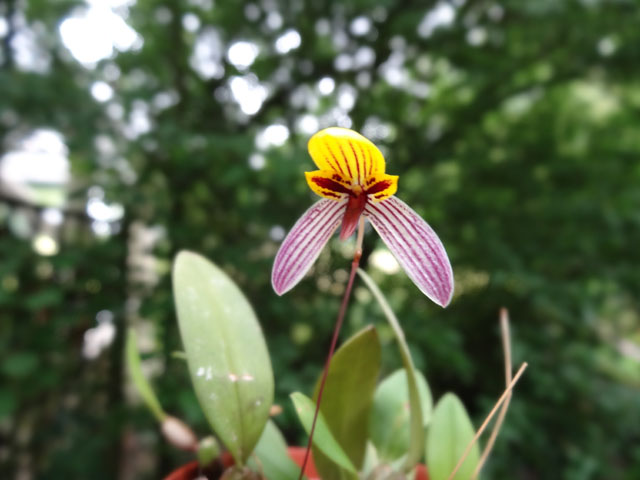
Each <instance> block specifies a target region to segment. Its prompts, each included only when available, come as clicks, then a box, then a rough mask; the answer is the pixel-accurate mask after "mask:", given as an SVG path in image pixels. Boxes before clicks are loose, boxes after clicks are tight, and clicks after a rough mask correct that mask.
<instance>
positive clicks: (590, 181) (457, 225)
mask: <svg viewBox="0 0 640 480" xmlns="http://www.w3.org/2000/svg"><path fill="white" fill-rule="evenodd" d="M107 3H108V4H109V5H110V6H109V7H106V6H105V4H107ZM89 8H92V9H96V8H101V9H102V10H100V11H99V12H100V15H102V16H101V17H99V18H101V19H102V20H101V21H102V22H103V23H101V25H106V27H105V31H115V30H117V27H118V25H120V24H118V23H117V22H115V23H113V24H112V23H108V22H107V18H111V19H112V17H108V16H104V15H105V12H111V14H112V15H118V16H120V17H122V18H124V19H125V20H126V22H127V24H128V25H130V27H131V28H133V29H134V30H135V32H137V37H135V38H134V39H132V40H131V41H130V42H129V43H128V44H127V45H116V46H117V47H118V48H117V49H115V50H114V51H113V52H112V53H109V51H107V52H106V54H105V55H103V56H102V58H96V59H94V61H88V62H87V61H86V60H87V59H86V58H85V62H84V63H81V62H79V61H78V55H79V54H78V53H77V52H74V51H73V48H72V49H71V50H69V48H67V47H68V46H69V45H67V46H65V44H64V43H63V39H64V38H65V37H64V35H63V33H64V31H65V28H67V27H69V25H73V23H71V24H70V23H68V20H69V18H70V17H77V18H83V15H86V14H87V12H89V11H90V10H89ZM0 15H1V17H0V36H2V55H1V61H2V70H1V72H0V139H1V141H2V151H1V153H2V155H3V157H2V163H0V168H3V170H0V175H2V176H1V177H0V182H1V183H0V188H1V189H2V190H1V192H0V197H1V198H0V252H1V257H0V258H1V261H0V470H2V471H3V472H9V474H8V475H9V476H8V477H7V478H51V479H53V478H94V479H112V478H159V476H160V475H161V472H167V471H169V470H170V469H171V467H172V466H175V465H177V464H178V463H179V462H180V461H182V460H184V457H181V456H180V455H176V454H175V453H174V452H172V451H170V450H169V449H168V448H167V447H166V446H165V445H164V444H163V443H162V442H161V441H160V440H159V439H158V436H157V428H156V426H155V425H154V424H153V420H152V418H151V416H150V415H148V413H147V412H145V411H144V410H143V409H142V408H141V407H140V406H139V405H138V404H136V403H135V402H133V403H132V402H131V398H130V397H131V396H130V394H129V392H128V391H127V389H126V388H125V385H126V383H125V377H124V374H123V369H122V347H123V342H122V335H123V333H124V332H125V330H126V328H125V327H126V326H127V325H130V326H134V327H136V328H137V329H139V330H140V331H143V332H146V338H147V345H146V352H147V355H146V362H145V363H146V365H147V368H148V370H149V372H150V373H155V374H156V378H155V380H154V382H155V384H156V386H157V388H158V390H159V393H160V397H161V399H162V401H163V406H164V407H165V409H166V410H167V411H168V412H171V413H175V414H179V415H180V416H182V417H183V418H184V419H186V420H187V421H189V422H191V423H193V424H195V425H198V426H199V428H200V433H204V432H205V425H204V423H203V418H202V414H201V413H200V412H199V410H198V407H197V405H196V403H195V398H194V396H193V394H192V393H191V392H190V388H189V381H188V376H187V372H186V371H185V369H184V366H183V365H182V364H181V363H180V361H178V360H173V359H171V358H170V352H171V351H173V350H176V349H179V348H180V345H179V340H178V336H177V327H176V322H175V314H174V306H173V302H172V298H171V290H170V281H169V280H170V279H169V278H168V272H169V265H170V262H171V259H172V258H173V256H174V254H175V253H176V252H177V251H178V250H180V249H183V248H188V249H192V250H195V251H198V252H200V253H202V254H203V255H205V256H207V257H208V258H210V259H212V260H213V261H215V262H216V263H218V264H220V265H222V266H223V267H224V268H225V270H226V271H227V272H229V273H230V274H231V275H232V277H233V278H234V279H235V280H236V281H237V282H238V283H239V285H240V286H241V288H242V289H243V291H244V292H245V293H246V294H247V296H248V297H249V298H250V299H251V301H252V303H253V305H254V306H255V309H256V310H257V312H258V315H259V317H260V320H261V322H262V323H263V326H264V329H265V331H266V334H267V342H268V345H269V349H270V352H271V355H272V358H273V367H274V372H275V375H276V401H277V402H279V403H281V404H282V405H285V412H284V414H282V415H281V416H280V417H279V418H278V422H279V424H280V425H281V426H283V427H284V429H285V430H286V432H287V435H288V436H289V439H290V440H291V441H292V442H294V443H295V442H299V441H301V439H302V436H301V435H302V432H301V429H300V427H299V426H298V425H297V423H296V422H295V420H294V416H293V415H292V412H291V411H290V407H289V403H288V401H287V395H288V393H289V392H291V391H293V390H294V389H300V390H302V391H306V392H308V393H310V391H311V388H312V385H313V382H314V380H315V377H316V375H317V374H318V372H319V370H320V368H321V365H322V361H323V358H324V354H325V352H326V350H327V347H328V342H329V339H330V330H331V328H332V325H333V321H334V318H335V314H336V312H337V308H338V302H339V296H340V294H341V292H342V290H343V288H344V283H345V281H346V270H345V268H346V267H347V265H348V260H347V258H346V257H348V255H349V248H348V245H347V246H346V247H345V246H344V245H341V244H340V243H339V242H338V241H337V240H336V241H334V243H332V244H331V249H330V250H326V251H325V252H324V253H323V255H322V256H321V259H320V262H319V263H318V264H317V267H316V268H315V270H314V272H313V275H312V276H311V278H310V279H307V280H306V281H304V282H303V283H302V284H300V285H299V286H298V287H297V288H296V289H294V290H293V291H292V292H291V293H289V294H287V295H286V296H284V297H277V296H276V295H275V294H274V293H273V291H272V289H271V286H270V281H269V275H270V269H271V262H272V260H273V256H274V254H275V251H276V249H277V246H278V243H279V241H280V239H281V238H282V234H283V232H284V231H285V230H286V229H287V228H289V227H290V226H291V225H292V224H293V222H294V221H295V219H296V218H297V217H298V216H299V215H300V214H301V213H302V211H304V209H305V208H307V206H308V205H309V204H310V203H311V201H312V200H313V198H312V197H313V195H312V194H311V193H310V192H309V190H308V188H307V187H306V185H305V182H304V177H303V175H302V172H303V171H305V170H309V169H310V168H311V167H312V164H311V161H310V159H309V158H308V155H307V153H306V141H307V139H308V137H309V136H310V134H312V133H313V132H314V131H315V130H316V129H318V128H322V127H325V126H329V125H342V126H351V127H352V128H355V129H357V130H360V131H362V132H363V133H364V134H365V135H367V136H369V137H370V138H372V139H373V140H374V141H375V142H376V143H377V144H378V145H380V147H381V148H383V149H384V152H385V153H386V156H387V162H388V171H389V173H392V174H399V175H400V188H399V197H400V198H402V199H403V200H405V201H407V202H408V203H409V204H410V205H412V206H413V207H414V208H415V209H416V210H418V212H419V213H421V214H422V215H423V216H424V218H426V219H427V220H428V221H429V222H430V223H431V224H432V225H433V226H434V228H435V229H436V231H437V232H438V233H439V235H440V236H441V238H442V240H443V242H444V244H445V246H446V247H447V250H448V252H449V254H450V257H451V260H452V264H453V267H454V272H455V274H456V292H457V293H456V297H455V298H454V301H453V303H452V305H451V306H450V307H449V308H447V309H446V310H441V309H439V308H438V307H436V306H434V305H433V304H430V303H429V301H428V300H427V299H426V298H425V297H424V296H422V295H421V294H420V293H419V292H418V290H417V289H416V288H415V287H414V286H413V285H412V284H411V283H410V282H409V281H408V279H407V278H406V277H405V275H404V274H403V273H402V272H400V273H396V274H388V273H385V272H383V270H384V264H382V267H383V268H382V269H381V268H377V267H376V262H375V261H374V260H375V255H370V254H371V253H372V252H374V249H378V248H382V247H381V245H380V244H379V241H378V239H377V238H376V236H375V235H368V236H367V238H366V239H365V247H366V252H365V259H364V265H365V266H366V267H367V270H369V271H370V273H371V274H372V275H374V276H375V278H376V279H377V280H378V281H379V282H380V283H381V285H382V288H383V290H384V291H385V293H386V294H387V295H388V297H389V299H390V301H391V302H392V306H393V307H394V309H395V311H396V313H397V315H398V318H399V319H400V321H401V322H402V324H403V326H404V328H405V331H406V332H407V335H408V339H409V342H410V345H411V347H412V349H413V354H414V356H415V359H416V362H417V366H418V367H419V368H420V369H421V370H422V371H424V372H425V374H426V376H427V378H428V380H429V383H430V386H431V388H432V391H433V392H434V395H436V396H440V395H442V394H443V393H444V392H446V391H448V390H453V391H455V392H457V393H458V394H460V395H461V396H462V398H463V400H464V401H465V403H466V405H467V407H468V408H469V409H470V411H471V412H472V413H473V414H474V415H475V417H476V419H478V420H479V419H481V418H482V417H483V416H484V414H485V413H486V412H487V410H488V409H489V407H490V404H491V403H492V402H493V400H494V399H495V398H496V397H497V395H498V394H499V392H500V390H501V389H502V387H503V378H502V367H501V361H502V360H501V350H500V342H499V336H498V328H497V327H498V324H497V312H498V309H499V307H500V306H506V307H508V308H509V309H510V313H511V318H512V330H513V341H514V355H515V359H514V360H515V362H518V363H519V362H521V361H524V360H526V361H528V362H529V363H530V368H529V369H528V371H527V373H526V375H525V378H524V379H523V380H522V381H521V383H520V384H519V385H518V387H517V391H516V396H515V398H514V401H513V403H512V406H511V410H510V412H509V415H508V416H507V422H506V425H505V428H504V431H503V435H502V436H501V438H500V439H499V441H498V443H497V446H496V450H495V452H494V455H493V458H492V460H491V461H490V462H489V464H488V465H487V475H486V478H519V479H538V478H539V479H542V478H545V479H546V478H562V479H569V480H573V479H576V480H577V479H632V478H639V477H640V427H639V425H640V392H639V389H640V373H639V372H640V369H639V361H640V322H639V321H638V314H639V305H638V297H637V294H638V292H639V291H640V274H638V265H639V264H640V250H639V249H638V247H637V246H638V245H639V244H640V189H639V188H638V185H640V162H638V158H639V156H640V136H639V134H638V124H639V122H640V83H639V82H638V78H639V75H640V67H639V65H640V49H638V44H639V43H640V29H639V28H638V25H640V6H639V5H638V2H635V1H633V0H580V1H578V0H574V1H572V0H563V1H557V0H537V1H535V2H520V1H514V0H504V1H482V0H466V1H464V0H452V1H451V2H447V1H445V0H440V1H438V2H432V1H424V2H403V1H401V0H385V1H378V2H374V1H369V0H358V1H353V2H333V1H328V0H325V1H322V0H321V1H317V0H313V1H312V0H296V1H293V2H288V1H287V2H285V1H282V0H262V1H256V2H253V3H249V2H247V3H241V2H223V1H219V2H213V1H211V0H190V1H184V2H182V1H178V0H157V1H152V0H137V1H136V2H133V1H130V2H127V1H124V0H123V1H112V2H97V1H91V2H88V3H83V2H78V1H75V0H64V1H58V2H50V1H47V0H32V1H29V2H24V1H20V0H5V2H3V3H2V4H0ZM65 24H66V25H67V27H65ZM120 27H121V25H120ZM120 27H118V28H120ZM105 35H106V34H105V33H104V31H102V30H100V29H97V28H94V29H88V30H86V31H84V33H82V35H80V38H81V39H84V40H85V41H86V45H85V46H87V45H88V46H92V45H93V47H91V48H93V49H94V50H93V51H94V52H95V50H96V49H97V48H98V45H99V40H100V39H101V38H103V37H104V36H105ZM283 39H284V40H283ZM239 41H244V42H249V43H248V44H242V43H241V44H239V45H240V47H238V44H237V43H236V42H239ZM92 42H93V43H92ZM81 43H82V42H81ZM103 43H104V42H103ZM77 44H78V41H77V39H76V45H77ZM234 45H235V48H236V50H235V53H234V51H233V50H231V48H232V47H233V46H234ZM72 52H73V53H74V54H73V55H72ZM254 53H257V56H256V57H255V59H254V61H251V59H252V57H253V56H254ZM74 55H75V57H74ZM42 129H48V130H47V131H54V132H57V133H56V135H59V137H58V138H62V139H63V141H64V148H63V150H64V154H65V156H66V157H67V158H68V160H69V164H70V167H71V175H70V178H69V180H67V181H63V182H58V183H56V182H47V181H46V179H45V180H43V179H42V178H40V179H37V181H36V180H34V179H33V178H32V179H31V180H28V181H27V180H25V181H23V182H22V183H20V182H16V181H15V178H14V179H13V180H12V179H11V177H10V175H9V174H8V170H9V169H8V167H7V165H8V164H9V163H10V160H9V158H10V156H11V155H12V154H14V153H15V152H16V151H21V149H22V150H25V149H28V148H29V146H28V145H26V144H25V139H27V140H28V139H29V138H32V137H30V136H31V135H33V133H34V132H38V131H42ZM27 143H28V142H27ZM25 145H26V146H25ZM32 148H33V146H32ZM65 149H66V150H65ZM40 155H41V157H40V158H41V161H42V162H44V163H43V164H42V165H43V166H46V165H45V164H47V162H53V161H54V159H53V158H52V157H49V156H47V154H46V152H45V153H44V154H42V152H40ZM21 158H23V161H24V162H25V165H29V166H28V167H26V168H24V170H29V172H28V173H29V174H31V175H35V176H37V173H38V172H37V170H38V168H39V167H37V165H40V164H37V163H33V164H32V163H27V162H28V161H30V160H28V159H27V157H21ZM43 168H44V167H43ZM34 169H35V170H36V171H34ZM100 209H102V210H100ZM105 212H106V213H105ZM109 212H110V213H109ZM60 214H62V215H60ZM60 220H61V223H60ZM43 235H44V237H43ZM43 238H44V244H43V243H42V242H43ZM52 241H53V242H54V246H55V247H56V248H57V249H58V252H57V254H54V255H43V253H49V254H51V253H55V249H54V250H53V251H52V250H51V247H52V246H51V242H52ZM47 242H48V243H47ZM43 245H44V247H45V248H44V249H43ZM47 246H48V248H49V250H47ZM380 318H381V317H380V312H379V310H378V309H377V307H376V306H375V303H374V302H373V301H372V299H371V298H370V296H369V295H368V294H367V292H366V291H365V290H364V289H363V288H357V289H356V292H355V301H354V302H353V303H352V306H351V309H350V313H349V316H348V321H347V328H346V331H345V332H344V335H345V336H346V335H347V334H349V333H352V332H354V331H356V330H357V329H359V328H360V327H361V326H363V325H364V324H366V323H368V322H374V323H377V324H379V325H380V332H381V337H382V340H383V342H386V343H387V345H390V344H391V342H392V337H391V334H390V332H388V331H385V328H384V326H383V325H382V324H381V323H380ZM98 327H99V328H102V330H100V332H102V333H101V335H103V337H104V338H106V340H107V341H105V347H104V348H103V349H102V350H101V351H100V352H99V353H95V352H94V353H95V354H92V353H91V352H89V353H88V354H87V352H86V350H85V353H84V355H83V348H84V349H86V348H88V347H87V342H89V343H91V342H90V340H91V333H88V332H91V331H93V330H89V329H95V328H98ZM114 327H115V328H114ZM114 332H115V334H114ZM88 337H89V338H88ZM383 351H384V353H383V365H384V368H385V369H386V371H387V372H388V371H391V370H393V369H394V368H395V367H397V366H398V364H399V361H398V358H397V357H396V356H395V354H394V353H393V352H394V349H392V348H386V349H385V348H383ZM106 459H109V460H108V461H107V460H106Z"/></svg>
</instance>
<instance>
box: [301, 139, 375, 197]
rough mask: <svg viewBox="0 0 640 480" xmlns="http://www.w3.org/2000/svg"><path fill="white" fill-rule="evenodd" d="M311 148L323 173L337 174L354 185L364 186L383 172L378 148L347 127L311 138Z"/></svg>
mask: <svg viewBox="0 0 640 480" xmlns="http://www.w3.org/2000/svg"><path fill="white" fill-rule="evenodd" d="M308 148H309V155H311V158H312V159H313V161H314V162H315V164H316V165H317V166H318V168H319V169H320V170H330V171H332V172H336V173H338V174H340V176H341V177H342V178H344V179H345V180H348V181H349V182H350V183H352V184H357V185H364V183H365V181H366V179H367V178H369V176H371V175H373V174H376V173H384V169H385V162H384V157H383V156H382V153H381V152H380V150H378V147H376V146H375V145H374V144H373V143H372V142H371V141H370V140H368V139H366V138H365V137H363V136H362V135H360V134H359V133H357V132H354V131H353V130H349V129H348V128H339V127H331V128H325V129H324V130H321V131H319V132H318V133H316V134H315V135H314V136H313V137H311V139H310V140H309V145H308Z"/></svg>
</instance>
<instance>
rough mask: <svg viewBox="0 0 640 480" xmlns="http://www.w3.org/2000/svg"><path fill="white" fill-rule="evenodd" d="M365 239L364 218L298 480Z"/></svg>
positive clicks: (301, 474) (359, 225) (302, 474)
mask: <svg viewBox="0 0 640 480" xmlns="http://www.w3.org/2000/svg"><path fill="white" fill-rule="evenodd" d="M363 238H364V216H361V217H360V223H359V224H358V235H357V237H356V251H355V253H354V254H353V261H352V262H351V273H350V274H349V281H348V283H347V288H346V290H345V292H344V296H343V297H342V304H341V305H340V311H339V312H338V319H337V320H336V326H335V327H334V329H333V338H332V339H331V346H330V347H329V354H328V355H327V361H326V362H325V364H324V370H323V371H322V379H321V380H320V388H319V389H318V399H317V400H316V410H315V412H314V414H313V422H312V423H311V431H310V432H309V441H308V442H307V449H306V450H305V452H304V460H303V461H302V467H301V468H300V476H299V477H298V480H302V477H303V476H304V471H305V469H306V468H307V462H308V461H309V455H310V454H311V445H312V444H313V432H314V431H315V429H316V420H318V413H320V403H321V402H322V394H323V393H324V385H325V383H326V382H327V376H328V375H329V365H330V364H331V358H332V357H333V352H334V351H335V349H336V344H337V343H338V335H339V334H340V329H341V328H342V322H343V320H344V315H345V313H346V312H347V305H348V304H349V298H350V297H351V289H352V287H353V280H354V278H355V276H356V272H357V271H358V266H359V265H360V258H361V257H362V239H363Z"/></svg>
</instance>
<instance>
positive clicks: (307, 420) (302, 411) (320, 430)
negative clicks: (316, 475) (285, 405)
mask: <svg viewBox="0 0 640 480" xmlns="http://www.w3.org/2000/svg"><path fill="white" fill-rule="evenodd" d="M291 400H292V401H293V405H294V406H295V408H296V413H297V414H298V418H299V419H300V422H301V423H302V426H303V427H304V429H305V431H306V432H307V434H309V433H310V432H311V424H312V423H313V414H314V412H315V408H316V405H315V403H313V400H311V399H310V398H309V397H307V396H305V395H303V394H302V393H300V392H295V393H292V394H291ZM313 444H314V445H315V446H316V447H318V448H319V449H320V450H321V451H322V453H324V454H325V455H326V456H327V457H329V458H330V459H331V460H333V461H334V462H335V463H337V464H338V465H340V466H341V467H342V468H344V469H345V470H347V471H348V472H350V473H353V474H355V473H356V469H355V467H354V466H353V463H351V460H349V457H348V456H347V454H346V453H345V452H344V450H343V449H342V447H341V446H340V444H339V443H338V441H337V440H336V439H335V437H334V436H333V434H332V433H331V429H329V426H328V425H327V422H326V421H325V419H324V416H323V415H322V413H318V419H317V421H316V429H315V432H314V434H313Z"/></svg>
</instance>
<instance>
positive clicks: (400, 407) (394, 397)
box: [369, 369, 433, 462]
mask: <svg viewBox="0 0 640 480" xmlns="http://www.w3.org/2000/svg"><path fill="white" fill-rule="evenodd" d="M416 379H417V384H418V391H419V394H420V405H421V409H422V413H423V417H422V418H423V426H424V427H425V428H426V426H427V425H428V424H429V421H430V420H431V409H432V404H433V401H432V399H431V391H430V390H429V386H428V385H427V381H426V380H425V378H424V376H423V375H422V373H420V372H416ZM370 418H371V421H370V423H369V438H370V439H371V441H372V442H373V444H374V445H375V446H376V449H377V451H378V455H379V456H380V458H381V459H383V460H385V461H387V462H388V461H392V460H396V459H398V458H400V457H402V456H403V455H406V453H407V452H408V451H409V428H410V423H409V422H410V419H409V388H408V385H407V372H406V370H404V369H400V370H396V371H395V372H394V373H392V374H391V375H389V376H388V377H387V378H385V379H384V381H383V382H382V383H380V385H378V388H377V390H376V393H375V397H374V399H373V409H372V411H371V417H370Z"/></svg>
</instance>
